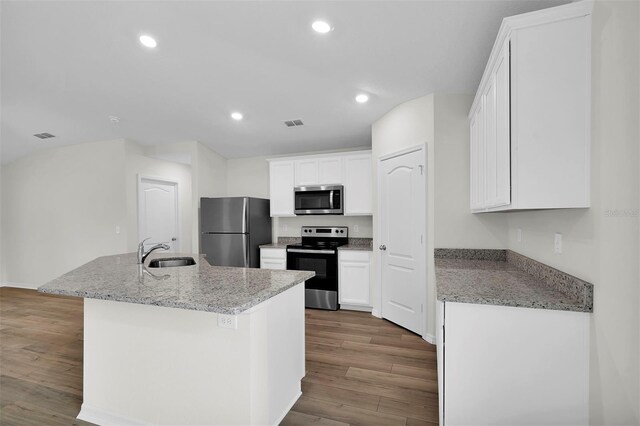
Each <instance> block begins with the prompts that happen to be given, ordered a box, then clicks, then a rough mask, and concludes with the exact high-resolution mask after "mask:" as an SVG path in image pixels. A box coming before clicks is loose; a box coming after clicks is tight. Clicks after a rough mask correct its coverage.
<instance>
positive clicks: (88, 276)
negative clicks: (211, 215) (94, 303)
mask: <svg viewBox="0 0 640 426" xmlns="http://www.w3.org/2000/svg"><path fill="white" fill-rule="evenodd" d="M174 256H191V257H193V258H194V259H195V260H196V262H197V264H196V265H193V266H180V267H173V268H148V267H146V266H145V267H143V266H142V265H138V263H137V255H136V253H126V254H121V255H115V256H104V257H99V258H97V259H95V260H93V261H91V262H89V263H87V264H85V265H82V266H81V267H79V268H77V269H74V270H73V271H71V272H68V273H66V274H64V275H62V276H61V277H59V278H56V279H55V280H53V281H50V282H48V283H47V284H45V285H43V286H42V287H40V288H38V291H40V292H43V293H49V294H60V295H66V296H77V297H85V298H90V299H102V300H113V301H118V302H127V303H137V304H142V305H155V306H163V307H168V308H179V309H189V310H195V311H208V312H215V313H219V314H230V315H235V314H239V313H241V312H243V311H245V310H247V309H249V308H251V307H253V306H255V305H257V304H259V303H261V302H264V301H265V300H268V299H270V298H272V297H273V296H275V295H277V294H279V293H282V292H283V291H285V290H288V289H289V288H291V287H293V286H295V285H297V284H300V283H302V282H304V281H306V280H308V279H309V278H311V277H313V276H314V275H315V273H314V272H309V271H281V270H271V269H255V268H231V267H221V266H211V265H210V264H209V262H207V261H206V259H205V258H204V256H202V255H200V256H197V255H190V254H176V253H171V254H168V253H162V252H160V253H158V252H154V253H152V254H151V255H150V256H149V258H148V259H147V261H146V262H145V264H147V265H148V264H149V261H150V260H151V259H157V258H162V257H174Z"/></svg>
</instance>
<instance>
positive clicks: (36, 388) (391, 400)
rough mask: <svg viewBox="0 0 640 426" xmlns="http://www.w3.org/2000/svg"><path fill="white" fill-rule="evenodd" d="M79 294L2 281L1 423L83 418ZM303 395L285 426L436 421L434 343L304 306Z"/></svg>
mask: <svg viewBox="0 0 640 426" xmlns="http://www.w3.org/2000/svg"><path fill="white" fill-rule="evenodd" d="M82 314H83V304H82V300H81V299H77V298H69V297H60V296H48V295H43V294H39V293H37V292H35V291H32V290H22V289H13V288H7V287H3V288H0V346H1V351H0V424H2V425H7V426H9V425H87V424H88V423H85V422H81V421H78V420H76V419H75V416H76V415H77V413H78V411H79V410H80V404H81V402H82ZM306 331H307V333H306V351H307V352H306V356H307V374H306V376H305V378H304V380H303V382H302V391H303V395H302V397H300V399H299V400H298V402H297V403H296V404H295V406H294V407H293V409H292V410H291V411H290V412H289V414H288V415H287V416H286V417H285V419H284V421H283V422H282V424H283V425H309V424H315V425H346V424H354V425H385V426H386V425H389V426H391V425H408V426H413V425H436V424H437V423H438V393H437V392H438V386H437V375H436V352H435V346H433V345H430V344H428V343H426V342H425V341H423V340H422V339H421V338H420V337H418V336H416V335H415V334H413V333H410V332H408V331H406V330H405V329H403V328H401V327H398V326H396V325H394V324H392V323H390V322H388V321H385V320H381V319H378V318H375V317H372V316H371V315H370V314H367V313H360V312H352V311H338V312H329V311H318V310H307V312H306Z"/></svg>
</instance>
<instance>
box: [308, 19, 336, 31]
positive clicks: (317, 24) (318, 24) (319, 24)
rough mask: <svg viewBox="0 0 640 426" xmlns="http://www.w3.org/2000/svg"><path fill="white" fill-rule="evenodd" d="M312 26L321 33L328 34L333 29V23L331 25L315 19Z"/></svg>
mask: <svg viewBox="0 0 640 426" xmlns="http://www.w3.org/2000/svg"><path fill="white" fill-rule="evenodd" d="M311 28H313V29H314V31H316V32H318V33H320V34H326V33H328V32H329V31H331V30H333V28H331V25H329V23H328V22H325V21H315V22H314V23H313V24H311Z"/></svg>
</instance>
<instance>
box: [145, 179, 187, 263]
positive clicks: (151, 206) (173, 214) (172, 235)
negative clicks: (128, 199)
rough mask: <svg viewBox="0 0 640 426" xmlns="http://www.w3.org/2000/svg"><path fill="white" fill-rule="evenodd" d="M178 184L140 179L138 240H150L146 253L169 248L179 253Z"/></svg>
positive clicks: (147, 243)
mask: <svg viewBox="0 0 640 426" xmlns="http://www.w3.org/2000/svg"><path fill="white" fill-rule="evenodd" d="M177 189H178V186H177V183H172V182H164V181H160V180H153V179H146V178H141V179H140V183H139V187H138V239H139V240H140V241H142V240H144V239H145V238H149V239H148V240H147V241H146V242H145V250H146V249H148V248H149V247H151V246H153V245H155V244H161V243H162V244H167V245H169V246H170V247H171V250H170V251H177V249H178V247H179V245H178V220H177V219H178V214H177V205H178V203H177V195H178V190H177Z"/></svg>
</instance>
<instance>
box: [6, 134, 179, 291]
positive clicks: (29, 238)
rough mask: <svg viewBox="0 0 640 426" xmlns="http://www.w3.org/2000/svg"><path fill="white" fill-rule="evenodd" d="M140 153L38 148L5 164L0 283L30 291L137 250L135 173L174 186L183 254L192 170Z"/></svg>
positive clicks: (117, 148) (97, 146)
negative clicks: (105, 258)
mask: <svg viewBox="0 0 640 426" xmlns="http://www.w3.org/2000/svg"><path fill="white" fill-rule="evenodd" d="M143 153H144V151H143V149H142V148H141V147H140V146H139V145H137V144H135V143H133V142H129V141H124V140H113V141H104V142H94V143H84V144H80V145H73V146H67V147H61V148H52V149H48V150H44V151H38V152H36V153H33V154H31V155H28V156H26V157H23V158H21V159H19V160H17V161H14V162H12V163H10V164H7V165H5V166H3V167H2V181H3V183H2V184H3V192H2V197H3V199H2V229H3V231H4V232H3V234H2V245H3V256H2V263H3V264H4V269H5V276H4V278H3V281H2V283H3V284H4V285H12V286H23V287H29V288H35V287H37V286H39V285H41V284H44V283H45V282H47V281H49V280H51V279H53V278H56V277H57V276H59V275H61V274H63V273H66V272H68V271H70V270H71V269H74V268H76V267H78V266H80V265H82V264H84V263H86V262H88V261H90V260H92V259H94V258H96V257H98V256H103V255H109V254H117V253H125V252H132V251H135V249H136V247H137V243H138V226H137V207H138V206H137V185H138V183H137V182H138V181H137V175H138V174H139V173H142V174H145V175H152V176H157V177H165V178H169V179H173V180H176V181H178V197H179V209H180V210H179V211H180V225H181V235H180V240H181V245H180V249H181V250H183V251H190V250H191V246H192V240H191V228H192V217H191V212H192V209H191V201H192V188H191V170H190V167H189V166H185V165H182V164H177V163H170V162H166V161H161V160H157V159H152V158H148V157H145V156H144V155H143ZM116 226H118V227H119V228H120V233H119V234H116ZM5 254H6V255H5Z"/></svg>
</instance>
